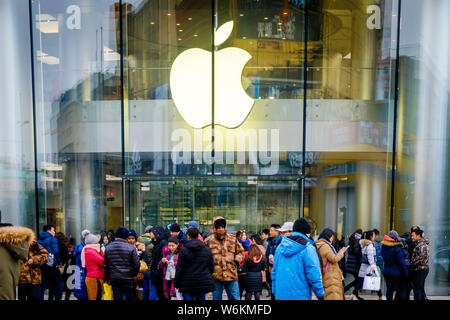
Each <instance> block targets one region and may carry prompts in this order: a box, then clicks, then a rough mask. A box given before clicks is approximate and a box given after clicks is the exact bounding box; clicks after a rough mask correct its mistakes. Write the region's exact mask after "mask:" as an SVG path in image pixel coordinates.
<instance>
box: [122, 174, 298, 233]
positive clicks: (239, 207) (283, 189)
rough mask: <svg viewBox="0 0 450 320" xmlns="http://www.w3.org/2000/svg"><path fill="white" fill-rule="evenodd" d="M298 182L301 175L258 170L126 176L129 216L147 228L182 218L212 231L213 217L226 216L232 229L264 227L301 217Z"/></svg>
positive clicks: (139, 227)
mask: <svg viewBox="0 0 450 320" xmlns="http://www.w3.org/2000/svg"><path fill="white" fill-rule="evenodd" d="M299 185H300V181H299V180H297V179H296V178H277V179H268V178H258V177H256V176H249V177H210V178H206V177H179V178H173V179H151V180H148V179H133V180H130V181H128V182H127V186H128V188H127V189H128V191H127V192H128V193H127V195H128V196H129V199H130V202H129V208H130V210H127V211H126V212H127V216H126V222H127V223H128V225H129V227H130V228H132V229H135V230H136V231H140V232H143V230H144V229H145V227H146V226H148V225H155V224H159V225H162V226H164V227H166V226H167V225H168V224H170V223H173V222H177V223H178V224H180V226H181V227H182V228H183V227H186V226H187V223H188V222H189V221H190V220H196V221H198V223H199V229H200V231H201V232H202V233H203V234H204V235H205V236H208V235H209V232H210V230H209V228H210V227H211V224H212V219H213V217H215V216H223V217H224V218H225V219H227V229H228V232H230V233H235V232H236V231H237V230H239V229H245V230H247V232H248V233H249V234H250V235H251V234H252V233H256V232H258V233H261V231H262V229H264V228H267V226H270V225H271V224H272V223H280V222H281V221H282V222H284V221H294V220H295V219H297V218H298V217H299V214H300V206H299V199H300V192H299ZM282 222H281V223H282Z"/></svg>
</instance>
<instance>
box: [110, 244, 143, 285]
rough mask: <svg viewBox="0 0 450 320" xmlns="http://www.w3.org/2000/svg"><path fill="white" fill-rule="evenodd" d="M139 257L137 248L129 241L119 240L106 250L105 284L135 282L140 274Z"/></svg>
mask: <svg viewBox="0 0 450 320" xmlns="http://www.w3.org/2000/svg"><path fill="white" fill-rule="evenodd" d="M139 267H140V262H139V257H138V255H137V252H136V247H135V246H133V245H131V244H129V243H128V242H127V240H125V239H120V238H117V239H116V240H114V241H113V242H112V243H111V244H109V245H108V246H107V247H106V249H105V282H107V281H109V280H118V279H122V280H133V279H134V277H135V276H137V274H138V273H139Z"/></svg>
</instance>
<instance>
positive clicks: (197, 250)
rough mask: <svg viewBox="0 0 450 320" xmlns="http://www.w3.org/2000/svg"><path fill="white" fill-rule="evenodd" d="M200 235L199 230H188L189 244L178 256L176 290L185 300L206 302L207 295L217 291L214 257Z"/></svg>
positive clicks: (193, 228) (192, 228)
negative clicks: (214, 278) (214, 275)
mask: <svg viewBox="0 0 450 320" xmlns="http://www.w3.org/2000/svg"><path fill="white" fill-rule="evenodd" d="M199 234H200V232H199V231H198V229H197V228H195V227H190V228H188V230H187V232H186V235H187V239H188V242H187V243H186V245H185V246H184V247H183V248H182V249H181V250H180V254H179V256H178V263H177V267H176V273H175V288H177V289H178V290H179V291H180V292H181V293H182V295H183V300H198V301H201V300H205V297H206V293H208V292H211V291H214V290H215V287H214V281H213V272H214V259H213V255H212V253H211V250H210V249H209V248H208V247H206V245H205V244H204V243H203V241H201V240H200V239H199Z"/></svg>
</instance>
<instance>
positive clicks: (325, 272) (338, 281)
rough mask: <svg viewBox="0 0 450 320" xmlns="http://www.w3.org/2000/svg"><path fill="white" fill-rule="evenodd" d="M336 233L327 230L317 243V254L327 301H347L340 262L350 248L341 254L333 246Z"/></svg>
mask: <svg viewBox="0 0 450 320" xmlns="http://www.w3.org/2000/svg"><path fill="white" fill-rule="evenodd" d="M334 234H335V233H334V231H333V230H331V229H329V228H325V229H324V230H323V231H322V233H321V234H320V235H319V240H317V241H316V248H317V253H318V255H319V259H320V268H321V273H322V284H323V288H324V290H325V294H324V299H325V300H345V297H344V286H343V283H342V280H344V276H343V275H342V271H341V268H340V267H339V264H338V263H339V261H340V260H341V259H342V258H344V254H345V252H346V251H347V249H348V247H349V246H346V247H343V248H342V249H341V250H339V252H336V249H335V248H334V246H333V241H334V239H335V236H334Z"/></svg>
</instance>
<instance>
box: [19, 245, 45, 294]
mask: <svg viewBox="0 0 450 320" xmlns="http://www.w3.org/2000/svg"><path fill="white" fill-rule="evenodd" d="M28 259H33V263H32V264H28V263H27V261H28ZM28 259H25V260H21V261H20V278H19V283H31V284H34V285H35V284H40V283H41V282H42V275H41V268H40V267H39V265H41V264H44V263H46V262H47V260H48V252H47V250H45V248H44V247H43V246H41V245H40V244H38V243H37V241H33V242H32V243H31V244H30V251H29V252H28Z"/></svg>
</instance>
